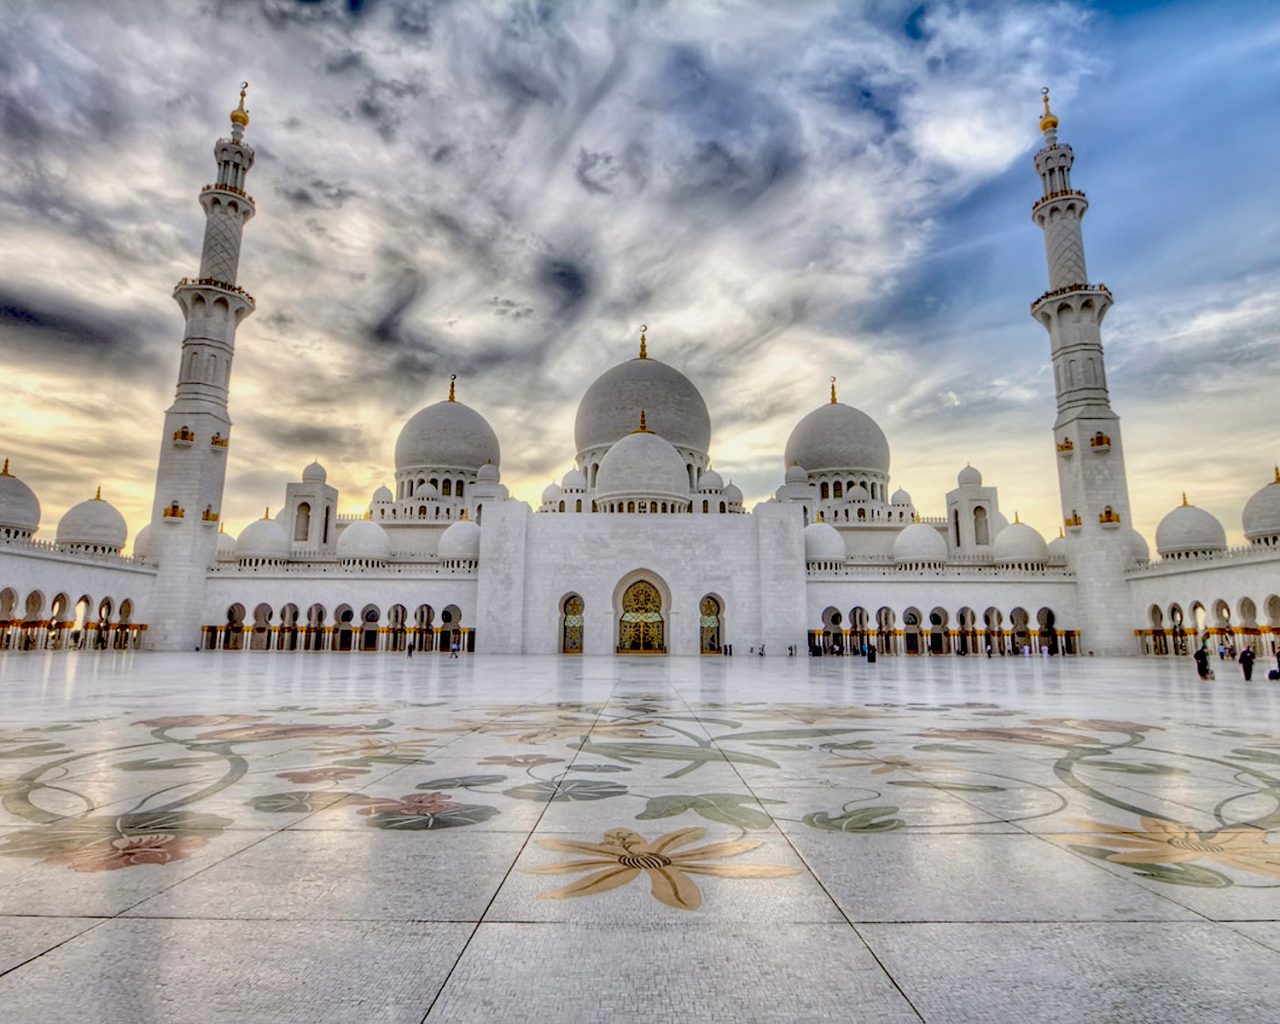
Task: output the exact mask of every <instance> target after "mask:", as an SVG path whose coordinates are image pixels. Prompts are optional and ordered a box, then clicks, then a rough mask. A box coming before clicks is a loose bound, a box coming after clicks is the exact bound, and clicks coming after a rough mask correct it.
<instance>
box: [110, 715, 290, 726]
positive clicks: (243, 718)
mask: <svg viewBox="0 0 1280 1024" xmlns="http://www.w3.org/2000/svg"><path fill="white" fill-rule="evenodd" d="M266 717H267V716H266V715H164V716H163V717H161V718H145V719H143V720H142V721H141V722H134V723H133V724H134V725H145V726H147V727H148V728H149V729H193V728H195V727H196V726H199V725H232V724H234V723H239V722H261V721H263V720H264V719H265V718H266Z"/></svg>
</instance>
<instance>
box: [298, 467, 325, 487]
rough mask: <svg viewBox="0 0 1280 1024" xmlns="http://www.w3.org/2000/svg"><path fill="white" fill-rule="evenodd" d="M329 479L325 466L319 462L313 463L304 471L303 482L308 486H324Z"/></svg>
mask: <svg viewBox="0 0 1280 1024" xmlns="http://www.w3.org/2000/svg"><path fill="white" fill-rule="evenodd" d="M328 479H329V474H328V473H327V472H325V468H324V466H322V465H320V463H318V462H313V463H311V465H309V466H308V467H307V468H306V469H304V470H303V471H302V482H303V483H306V484H322V483H324V482H325V481H326V480H328Z"/></svg>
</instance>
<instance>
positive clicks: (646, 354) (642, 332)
mask: <svg viewBox="0 0 1280 1024" xmlns="http://www.w3.org/2000/svg"><path fill="white" fill-rule="evenodd" d="M648 330H649V325H648V324H641V325H640V358H641V359H648V358H649V350H648V348H647V347H646V346H645V340H646V339H645V333H646V332H647V331H648Z"/></svg>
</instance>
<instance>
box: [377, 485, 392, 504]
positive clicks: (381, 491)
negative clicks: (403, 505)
mask: <svg viewBox="0 0 1280 1024" xmlns="http://www.w3.org/2000/svg"><path fill="white" fill-rule="evenodd" d="M372 500H373V504H375V505H385V504H387V503H388V502H391V501H395V500H396V496H395V495H394V494H392V493H391V488H390V487H388V486H387V485H386V484H383V485H382V486H381V487H379V488H378V489H377V490H376V491H374V492H373V499H372Z"/></svg>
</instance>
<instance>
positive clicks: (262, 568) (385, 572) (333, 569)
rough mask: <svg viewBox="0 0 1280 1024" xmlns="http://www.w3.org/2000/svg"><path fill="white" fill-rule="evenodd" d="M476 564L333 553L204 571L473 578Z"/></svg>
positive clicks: (212, 567)
mask: <svg viewBox="0 0 1280 1024" xmlns="http://www.w3.org/2000/svg"><path fill="white" fill-rule="evenodd" d="M295 557H296V556H295ZM479 565H480V563H479V562H478V561H476V560H474V559H450V560H449V561H448V562H447V563H446V562H443V561H441V560H439V559H431V560H424V559H422V558H415V559H414V560H412V561H403V562H402V561H396V556H395V555H394V554H393V555H392V556H391V560H390V561H388V562H386V563H383V564H379V565H377V566H351V565H343V564H342V563H341V562H339V561H338V559H337V556H334V557H333V558H332V559H327V560H315V561H306V562H296V561H290V562H274V563H271V564H264V565H227V564H220V565H214V566H210V567H209V569H208V572H209V574H210V575H212V576H291V577H292V576H309V577H314V578H320V577H334V576H367V577H379V578H381V577H386V576H405V577H409V578H415V579H475V578H476V576H477V573H478V570H479Z"/></svg>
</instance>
